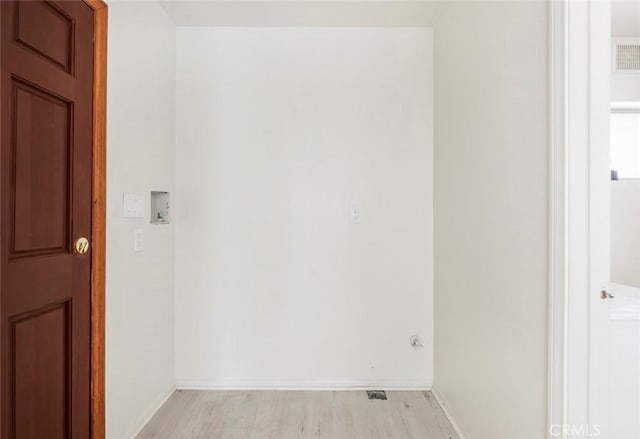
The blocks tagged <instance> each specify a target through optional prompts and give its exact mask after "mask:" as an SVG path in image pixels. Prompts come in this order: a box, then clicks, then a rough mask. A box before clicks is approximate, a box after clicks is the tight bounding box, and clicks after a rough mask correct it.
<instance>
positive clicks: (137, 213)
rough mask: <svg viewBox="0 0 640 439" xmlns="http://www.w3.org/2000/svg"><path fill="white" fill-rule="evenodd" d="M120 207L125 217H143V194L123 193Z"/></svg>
mask: <svg viewBox="0 0 640 439" xmlns="http://www.w3.org/2000/svg"><path fill="white" fill-rule="evenodd" d="M122 207H123V215H124V217H125V218H144V195H139V194H124V197H123V206H122Z"/></svg>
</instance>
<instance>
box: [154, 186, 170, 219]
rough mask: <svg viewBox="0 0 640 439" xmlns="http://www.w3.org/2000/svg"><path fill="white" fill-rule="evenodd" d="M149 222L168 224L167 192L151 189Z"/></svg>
mask: <svg viewBox="0 0 640 439" xmlns="http://www.w3.org/2000/svg"><path fill="white" fill-rule="evenodd" d="M151 224H169V192H160V191H151Z"/></svg>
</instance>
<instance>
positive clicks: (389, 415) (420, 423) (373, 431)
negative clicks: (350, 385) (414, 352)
mask: <svg viewBox="0 0 640 439" xmlns="http://www.w3.org/2000/svg"><path fill="white" fill-rule="evenodd" d="M387 398H388V399H387V400H386V401H379V400H369V399H368V398H367V394H366V392H365V391H355V390H354V391H271V390H269V391H267V390H262V391H259V390H252V391H219V390H216V391H213V390H177V391H176V392H175V393H174V394H173V395H171V397H170V398H169V400H168V401H167V402H166V403H165V404H164V405H163V406H162V407H161V408H160V410H158V412H157V413H156V414H155V416H154V417H153V418H152V419H151V420H150V421H149V423H148V424H147V425H146V426H145V427H144V429H143V430H142V431H141V432H140V434H139V435H138V436H137V439H150V438H156V439H187V438H211V439H216V438H224V439H228V438H229V439H231V438H233V439H235V438H237V439H249V438H251V439H263V438H272V439H289V438H334V439H356V438H358V439H405V438H415V439H459V438H458V436H457V435H456V434H455V432H454V430H453V428H452V426H451V424H450V423H449V421H448V419H447V418H446V416H445V414H444V413H443V411H442V409H441V408H440V406H439V405H438V403H437V401H436V399H435V398H434V397H433V395H432V394H431V392H428V391H426V392H423V391H402V392H392V391H389V392H387Z"/></svg>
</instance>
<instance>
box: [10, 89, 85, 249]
mask: <svg viewBox="0 0 640 439" xmlns="http://www.w3.org/2000/svg"><path fill="white" fill-rule="evenodd" d="M12 82H13V84H12V86H13V93H12V94H13V108H12V109H11V115H12V121H11V124H12V125H13V126H14V127H15V128H14V133H13V139H12V143H13V145H11V146H12V155H13V157H12V160H11V161H12V163H11V168H12V171H13V174H14V175H13V176H12V180H13V188H12V189H13V193H12V194H11V196H12V198H13V206H12V209H13V215H12V216H13V218H12V220H13V232H12V236H11V240H12V244H13V245H12V249H11V253H10V255H9V256H10V257H11V258H16V257H28V256H36V255H45V254H53V253H68V251H69V239H70V237H69V228H70V225H71V221H70V220H71V218H70V215H69V198H70V195H71V191H70V183H71V175H70V173H69V170H70V166H69V162H70V159H71V138H72V133H71V122H72V119H73V114H72V108H73V106H72V103H71V102H68V101H65V100H63V99H60V98H59V97H57V96H55V95H53V94H51V93H49V92H48V91H46V90H43V89H41V88H37V87H34V86H32V85H29V84H27V83H24V82H23V81H21V80H18V79H17V78H12Z"/></svg>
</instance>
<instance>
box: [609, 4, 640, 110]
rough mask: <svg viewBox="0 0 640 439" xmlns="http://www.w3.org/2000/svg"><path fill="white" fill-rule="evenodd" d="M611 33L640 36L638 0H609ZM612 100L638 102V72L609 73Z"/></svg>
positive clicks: (633, 36) (639, 97)
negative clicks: (610, 0)
mask: <svg viewBox="0 0 640 439" xmlns="http://www.w3.org/2000/svg"><path fill="white" fill-rule="evenodd" d="M611 35H612V36H613V37H624V38H640V2H638V1H629V0H614V1H612V2H611ZM611 100H612V101H613V102H640V73H628V72H627V73H616V72H612V73H611Z"/></svg>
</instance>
